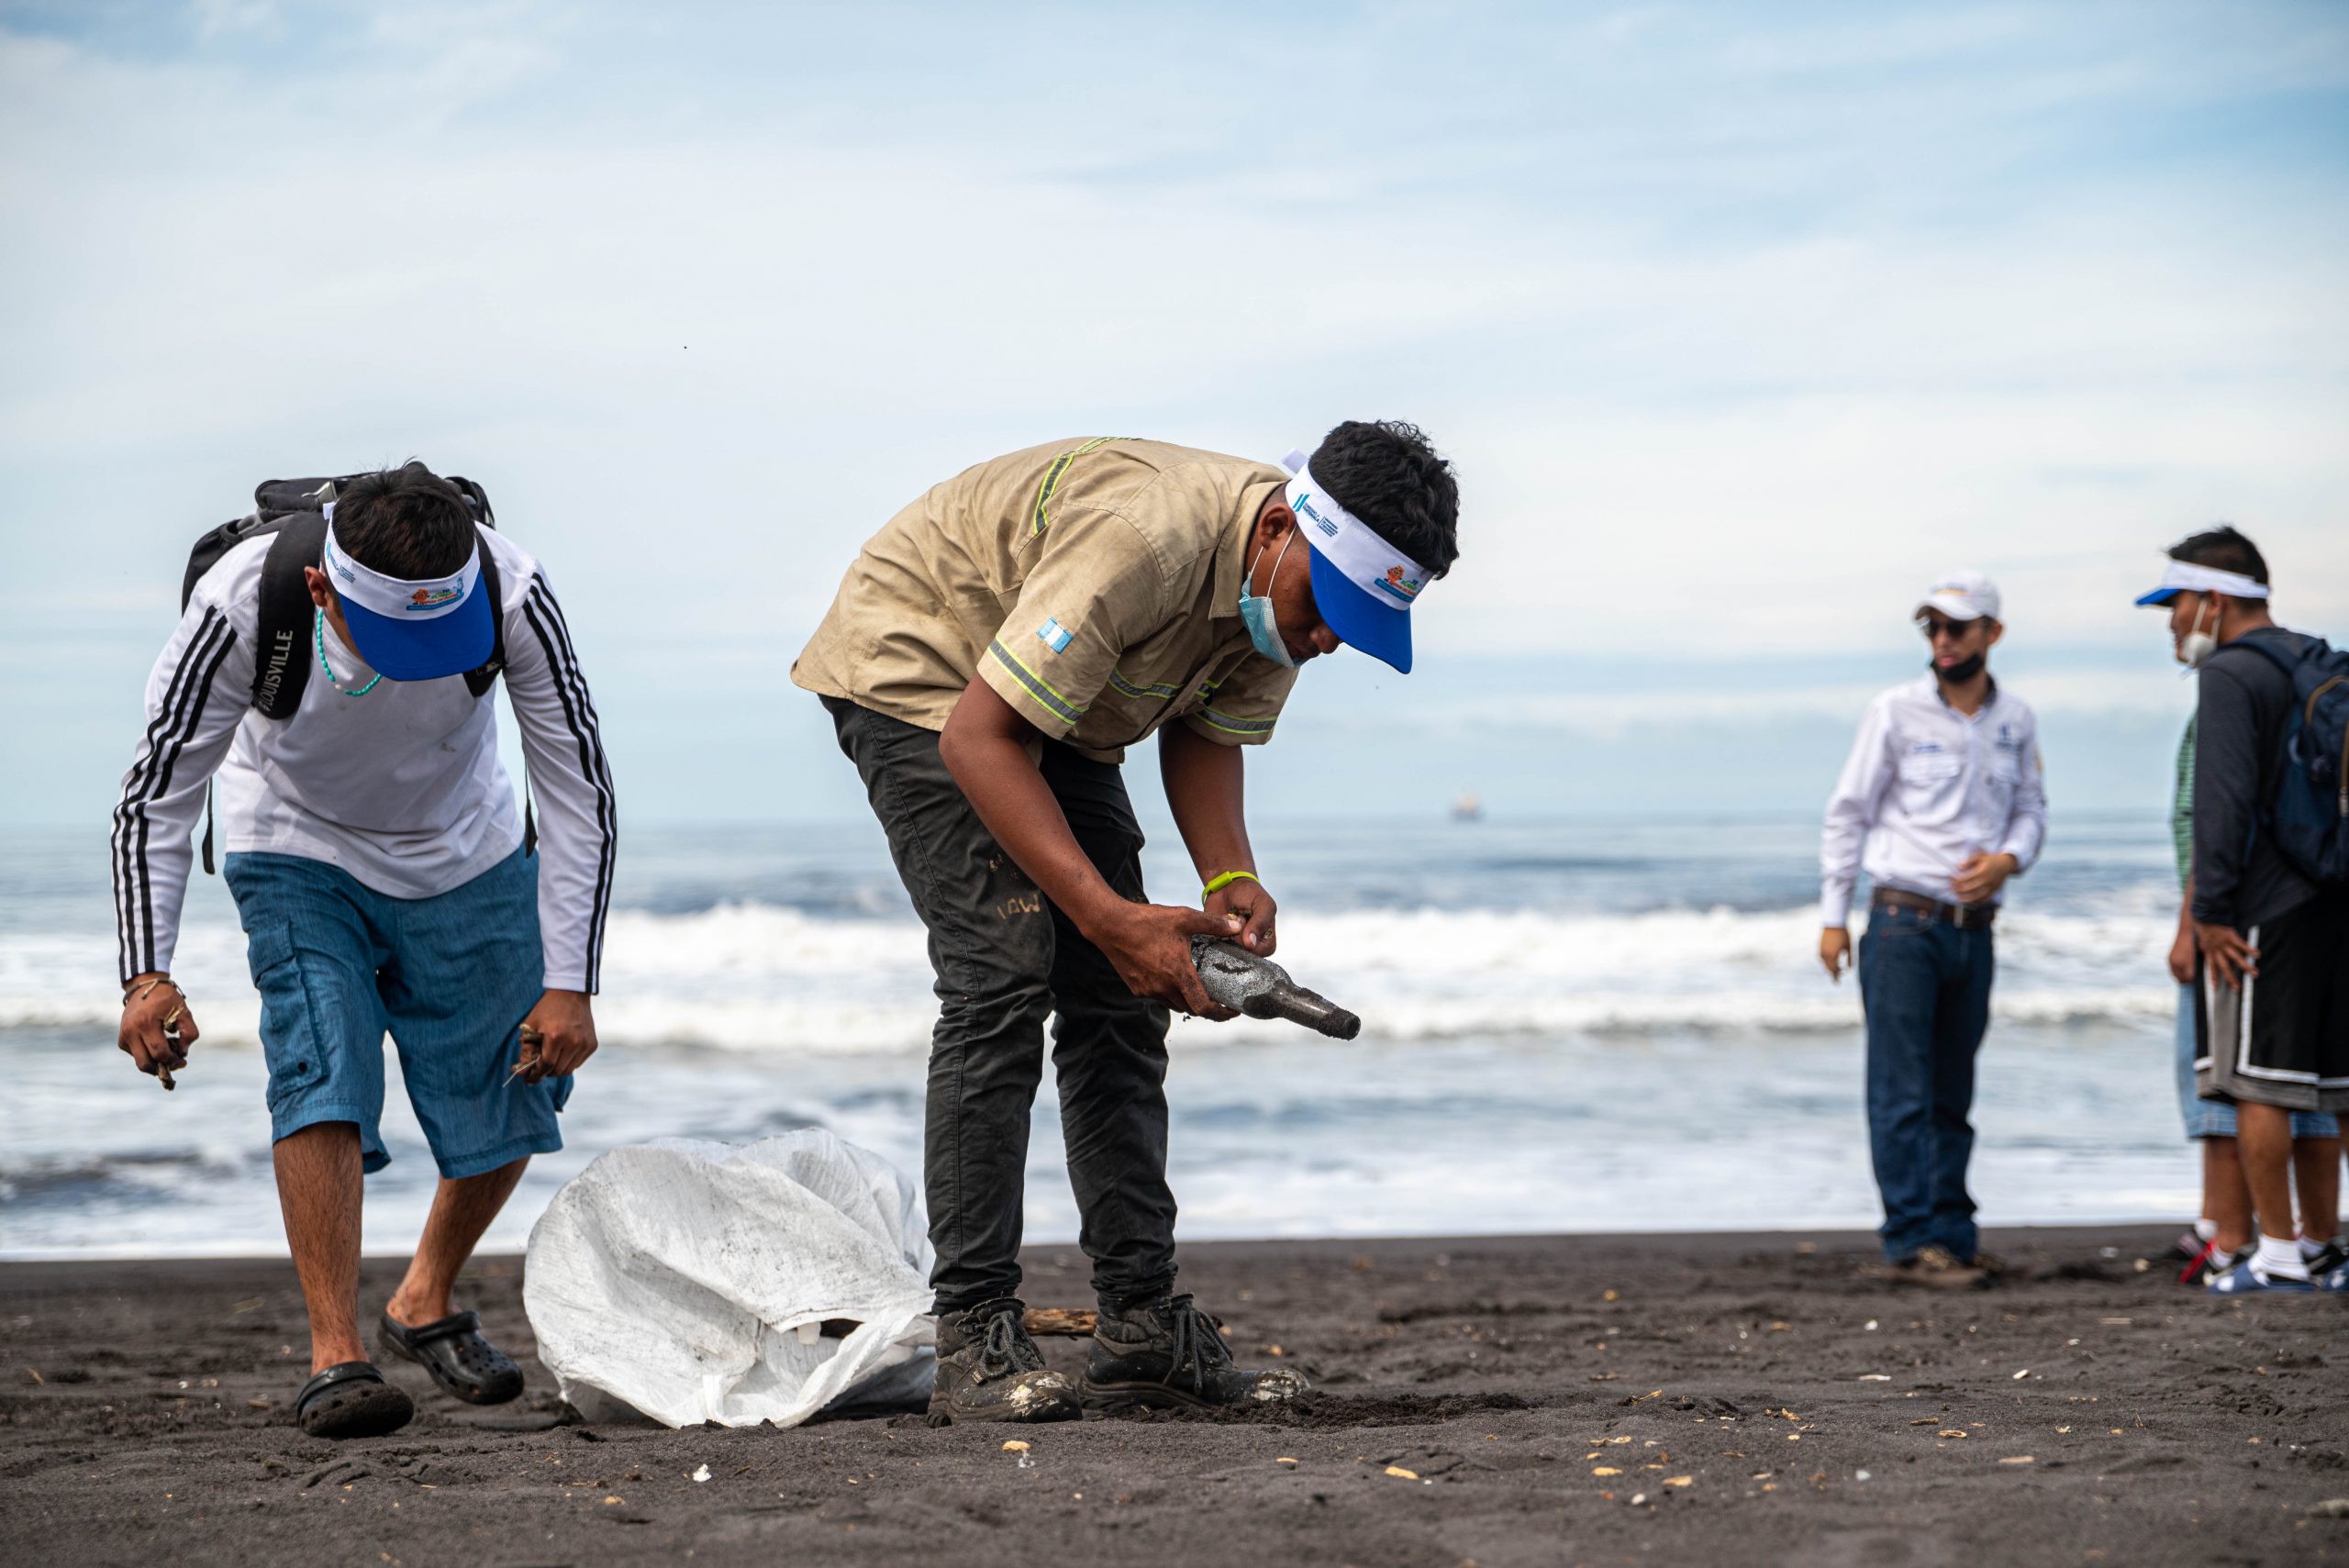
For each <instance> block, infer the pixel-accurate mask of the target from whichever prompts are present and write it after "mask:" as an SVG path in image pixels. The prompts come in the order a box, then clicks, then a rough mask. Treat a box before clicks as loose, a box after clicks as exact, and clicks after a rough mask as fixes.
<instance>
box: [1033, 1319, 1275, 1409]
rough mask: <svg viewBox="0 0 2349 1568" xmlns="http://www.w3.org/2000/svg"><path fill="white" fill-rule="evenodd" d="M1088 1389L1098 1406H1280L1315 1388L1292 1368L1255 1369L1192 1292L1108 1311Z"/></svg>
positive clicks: (1096, 1334) (1088, 1367)
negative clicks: (1238, 1358)
mask: <svg viewBox="0 0 2349 1568" xmlns="http://www.w3.org/2000/svg"><path fill="white" fill-rule="evenodd" d="M1079 1386H1080V1388H1081V1389H1082V1391H1083V1394H1084V1397H1085V1404H1087V1405H1089V1406H1092V1407H1096V1408H1106V1407H1114V1406H1119V1405H1153V1406H1159V1407H1165V1406H1170V1405H1197V1406H1221V1405H1273V1404H1277V1403H1279V1402H1280V1401H1281V1400H1284V1399H1293V1398H1295V1397H1296V1396H1298V1395H1300V1394H1302V1393H1304V1392H1305V1391H1306V1390H1307V1389H1308V1388H1310V1387H1311V1386H1312V1385H1311V1384H1309V1383H1308V1382H1306V1380H1305V1379H1304V1378H1303V1377H1302V1376H1300V1375H1299V1374H1298V1373H1294V1372H1290V1371H1288V1370H1287V1369H1286V1368H1282V1369H1280V1370H1278V1371H1266V1372H1248V1371H1244V1370H1242V1369H1241V1368H1240V1367H1236V1366H1234V1365H1232V1364H1231V1347H1230V1345H1228V1344H1226V1343H1225V1342H1224V1339H1223V1330H1221V1329H1218V1328H1217V1327H1216V1325H1215V1319H1214V1318H1210V1317H1208V1315H1207V1314H1206V1313H1204V1312H1202V1311H1200V1310H1199V1309H1198V1308H1197V1307H1195V1306H1193V1305H1192V1303H1191V1298H1190V1297H1189V1296H1163V1297H1161V1298H1160V1299H1159V1300H1156V1301H1150V1302H1143V1303H1141V1305H1139V1306H1135V1307H1119V1308H1117V1309H1115V1310H1112V1309H1111V1308H1108V1307H1103V1308H1102V1309H1101V1318H1100V1321H1099V1322H1098V1324H1097V1326H1096V1327H1095V1329H1094V1330H1093V1352H1092V1354H1090V1355H1089V1356H1087V1357H1086V1358H1085V1381H1084V1383H1083V1384H1081V1385H1079Z"/></svg>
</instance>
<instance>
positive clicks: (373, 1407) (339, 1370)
mask: <svg viewBox="0 0 2349 1568" xmlns="http://www.w3.org/2000/svg"><path fill="white" fill-rule="evenodd" d="M415 1414H416V1406H415V1404H414V1403H413V1402H411V1401H410V1400H409V1398H408V1396H406V1395H405V1394H403V1393H401V1392H400V1391H399V1390H398V1389H396V1388H395V1387H393V1386H392V1385H390V1384H388V1383H385V1382H384V1374H383V1373H380V1372H377V1371H376V1370H375V1364H374V1363H373V1362H341V1363H340V1364H339V1365H336V1366H330V1367H328V1368H327V1369H326V1371H324V1372H322V1373H318V1374H317V1376H316V1377H314V1378H312V1379H310V1381H309V1382H307V1383H306V1384H304V1385H302V1392H301V1393H299V1394H297V1395H295V1396H294V1418H295V1420H297V1421H299V1422H301V1423H302V1429H303V1430H304V1431H306V1432H307V1433H309V1434H310V1435H311V1436H312V1437H314V1438H380V1437H382V1436H383V1435H384V1433H386V1432H396V1431H398V1430H399V1429H401V1428H402V1427H405V1426H406V1425H407V1424H408V1421H409V1419H410V1418H412V1417H414V1416H415Z"/></svg>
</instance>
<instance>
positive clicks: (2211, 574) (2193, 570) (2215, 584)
mask: <svg viewBox="0 0 2349 1568" xmlns="http://www.w3.org/2000/svg"><path fill="white" fill-rule="evenodd" d="M2189 589H2190V590H2192V591H2193V592H2195V593H2198V594H2224V595H2227V596H2228V597H2229V598H2231V599H2264V598H2266V597H2267V584H2265V583H2254V582H2253V581H2252V580H2251V579H2250V578H2248V577H2245V576H2243V574H2242V573H2239V572H2221V571H2220V570H2219V569H2218V568H2217V567H2215V566H2197V565H2195V564H2194V562H2190V561H2173V562H2170V563H2169V570H2168V571H2166V572H2165V573H2162V585H2161V586H2160V587H2158V588H2156V589H2154V591H2153V592H2152V593H2150V594H2140V595H2137V602H2138V603H2139V604H2141V605H2166V604H2168V603H2169V602H2170V601H2171V600H2172V599H2175V598H2176V597H2177V595H2179V594H2180V593H2181V592H2184V591H2187V590H2189Z"/></svg>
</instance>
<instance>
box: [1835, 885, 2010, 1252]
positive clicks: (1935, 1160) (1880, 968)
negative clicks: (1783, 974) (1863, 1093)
mask: <svg viewBox="0 0 2349 1568" xmlns="http://www.w3.org/2000/svg"><path fill="white" fill-rule="evenodd" d="M1996 969H1997V962H1996V959H1995V956H1994V954H1993V952H1992V950H1991V942H1990V932H1989V931H1988V929H1978V930H1964V931H1961V930H1959V929H1957V928H1956V927H1954V926H1952V925H1949V924H1947V923H1946V922H1943V921H1940V920H1935V919H1932V918H1931V917H1927V916H1925V915H1921V914H1919V913H1918V912H1916V911H1914V910H1910V909H1886V908H1878V909H1875V910H1872V911H1870V912H1869V915H1868V929H1867V934H1866V935H1865V936H1864V937H1862V938H1861V939H1860V964H1859V976H1860V996H1861V1001H1862V1003H1863V1005H1864V1006H1865V1007H1866V1009H1867V1024H1868V1147H1869V1151H1870V1152H1871V1153H1872V1154H1873V1155H1874V1157H1875V1161H1876V1190H1877V1191H1878V1192H1880V1193H1881V1194H1883V1195H1884V1224H1883V1226H1882V1227H1881V1228H1879V1229H1878V1230H1877V1232H1876V1234H1877V1235H1879V1236H1881V1237H1882V1238H1883V1239H1884V1255H1885V1256H1886V1257H1887V1258H1888V1259H1891V1260H1892V1261H1894V1262H1898V1261H1899V1260H1901V1259H1903V1258H1907V1257H1911V1256H1913V1255H1914V1254H1915V1253H1916V1252H1917V1251H1919V1250H1920V1249H1921V1248H1924V1247H1926V1246H1928V1245H1930V1244H1932V1243H1933V1242H1939V1243H1940V1244H1941V1245H1943V1246H1944V1247H1946V1248H1948V1249H1949V1250H1950V1251H1952V1252H1954V1253H1955V1254H1956V1255H1957V1256H1958V1257H1960V1258H1971V1257H1972V1256H1974V1254H1975V1252H1976V1251H1977V1250H1978V1248H1979V1240H1978V1239H1977V1237H1976V1232H1975V1229H1974V1199H1973V1198H1972V1197H1971V1196H1970V1195H1968V1194H1967V1193H1966V1190H1965V1164H1966V1161H1967V1160H1968V1159H1969V1158H1970V1157H1971V1156H1972V1154H1973V1152H1974V1129H1973V1127H1972V1126H1971V1125H1970V1124H1969V1123H1968V1122H1967V1121H1966V1119H1965V1118H1966V1113H1967V1112H1969V1111H1970V1110H1972V1109H1973V1106H1974V1057H1975V1053H1976V1051H1980V1050H1981V1049H1982V1036H1983V1033H1984V1031H1985V1030H1986V1029H1987V1028H1988V1027H1989V1022H1990V979H1991V975H1992V973H1994V972H1995V970H1996Z"/></svg>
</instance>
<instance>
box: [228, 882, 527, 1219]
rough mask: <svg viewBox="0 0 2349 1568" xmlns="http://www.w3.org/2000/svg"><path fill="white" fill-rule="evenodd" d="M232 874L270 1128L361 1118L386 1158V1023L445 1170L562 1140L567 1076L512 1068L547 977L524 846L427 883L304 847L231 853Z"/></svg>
mask: <svg viewBox="0 0 2349 1568" xmlns="http://www.w3.org/2000/svg"><path fill="white" fill-rule="evenodd" d="M224 874H225V875H226V877H227V880H228V891H229V892H230V893H232V894H234V895H236V899H237V914H238V917H239V919H240V920H241V921H242V922H243V925H244V928H245V943H246V958H247V961H248V962H249V963H250V965H251V968H252V975H253V984H254V985H255V986H257V987H258V988H259V989H260V991H261V1043H262V1053H263V1054H264V1055H265V1056H266V1057H267V1058H268V1061H269V1119H270V1137H271V1138H272V1139H273V1140H275V1139H280V1138H284V1137H287V1136H288V1135H290V1134H292V1133H295V1132H298V1131H300V1130H301V1129H303V1128H306V1127H310V1126H314V1125H316V1124H317V1123H318V1122H327V1121H348V1122H355V1123H357V1124H358V1127H359V1142H360V1149H361V1151H362V1157H363V1158H364V1160H365V1162H366V1168H367V1169H368V1170H369V1171H370V1172H374V1171H380V1170H382V1169H383V1168H384V1166H385V1165H387V1164H389V1163H391V1155H390V1154H389V1153H387V1152H386V1151H384V1140H383V1135H382V1133H381V1132H380V1131H379V1130H378V1129H377V1127H376V1123H377V1121H378V1119H379V1118H381V1117H382V1115H383V1110H384V1033H385V1031H386V1030H388V1031H389V1032H390V1034H391V1037H392V1040H393V1042H394V1043H395V1045H397V1046H398V1048H399V1053H400V1075H401V1076H402V1077H403V1078H404V1079H405V1080H406V1084H407V1097H408V1103H409V1104H410V1105H411V1106H415V1107H416V1119H417V1121H418V1122H420V1123H422V1124H423V1127H424V1137H425V1140H426V1142H428V1143H429V1144H430V1145H431V1149H432V1157H433V1159H434V1160H435V1161H436V1162H439V1164H440V1173H441V1174H442V1175H443V1176H450V1177H462V1176H477V1175H480V1174H482V1173H484V1172H486V1171H494V1170H495V1169H497V1168H498V1167H499V1166H500V1165H504V1164H507V1163H509V1162H512V1161H515V1160H518V1159H520V1158H521V1157H522V1156H523V1155H525V1154H543V1153H548V1152H551V1151H554V1150H557V1149H560V1148H562V1132H561V1131H560V1129H558V1128H557V1126H556V1122H555V1113H556V1112H558V1111H560V1110H561V1109H562V1106H563V1102H564V1101H565V1100H567V1099H569V1098H570V1097H571V1080H570V1079H569V1078H550V1079H548V1080H546V1081H545V1082H544V1083H540V1084H529V1083H525V1082H523V1081H522V1080H521V1079H518V1078H517V1079H515V1080H514V1081H513V1082H511V1083H510V1084H509V1083H508V1082H507V1074H508V1073H511V1072H512V1071H513V1066H514V1063H515V1062H516V1061H517V1060H518V1058H519V1056H520V1054H521V1041H520V1037H519V1033H518V1031H519V1029H520V1027H521V1023H522V1020H523V1019H524V1018H527V1017H528V1016H529V1011H530V1009H531V1008H532V1007H533V1006H536V1005H537V1004H538V1000H539V997H540V995H542V994H543V992H544V989H545V980H546V966H545V959H544V956H543V953H542V951H541V950H540V946H539V894H538V888H539V865H538V862H537V860H536V859H534V858H529V857H526V856H524V855H523V854H522V852H521V851H518V850H517V851H515V852H514V853H513V854H512V855H510V856H508V857H507V859H505V860H503V861H501V862H498V863H497V864H496V865H495V866H492V867H491V868H490V869H489V870H487V871H485V872H484V873H481V874H480V875H479V876H477V877H475V878H473V880H472V881H471V882H468V883H466V884H464V885H463V886H462V887H455V888H451V889H450V890H449V891H448V892H446V893H442V894H438V895H434V896H433V897H430V898H393V897H390V896H388V895H384V894H381V893H377V892H375V891H374V890H373V888H370V887H366V886H363V885H362V884H361V883H360V882H359V881H358V880H357V879H356V878H354V877H353V876H351V873H349V872H346V871H344V870H343V869H342V868H341V867H340V866H334V865H328V863H327V862H324V861H314V860H308V859H306V858H304V857H302V856H299V855H277V854H262V853H254V852H240V853H238V854H233V855H230V856H229V857H228V865H227V867H226V868H225V873H224Z"/></svg>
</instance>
